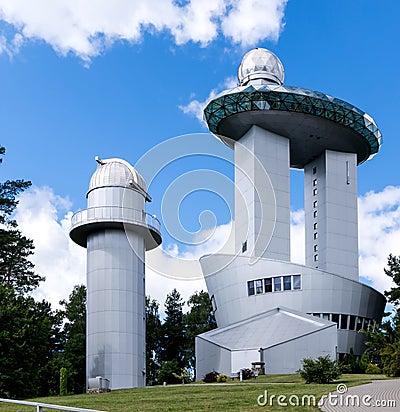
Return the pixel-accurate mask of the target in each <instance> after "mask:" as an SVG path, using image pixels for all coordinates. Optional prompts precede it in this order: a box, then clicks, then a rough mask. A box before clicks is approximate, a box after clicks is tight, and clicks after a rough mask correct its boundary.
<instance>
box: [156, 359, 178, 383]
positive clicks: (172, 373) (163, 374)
mask: <svg viewBox="0 0 400 412" xmlns="http://www.w3.org/2000/svg"><path fill="white" fill-rule="evenodd" d="M181 373H182V370H181V368H180V367H179V365H178V362H177V360H176V359H174V360H172V361H167V362H164V363H163V364H162V365H161V368H160V371H159V372H158V382H159V383H160V384H163V382H166V383H181V382H182V381H181V379H180V378H179V375H180V374H181Z"/></svg>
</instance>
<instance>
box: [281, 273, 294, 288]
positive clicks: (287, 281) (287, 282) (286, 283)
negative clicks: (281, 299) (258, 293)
mask: <svg viewBox="0 0 400 412" xmlns="http://www.w3.org/2000/svg"><path fill="white" fill-rule="evenodd" d="M283 290H292V277H291V276H284V277H283Z"/></svg>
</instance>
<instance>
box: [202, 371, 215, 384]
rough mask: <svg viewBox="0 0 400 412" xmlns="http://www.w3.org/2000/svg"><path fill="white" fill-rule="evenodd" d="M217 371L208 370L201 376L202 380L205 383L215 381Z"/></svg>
mask: <svg viewBox="0 0 400 412" xmlns="http://www.w3.org/2000/svg"><path fill="white" fill-rule="evenodd" d="M218 376H219V373H218V372H215V371H212V372H208V373H207V374H206V375H204V377H203V382H205V383H213V382H217V379H218Z"/></svg>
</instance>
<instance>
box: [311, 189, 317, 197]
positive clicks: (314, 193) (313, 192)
mask: <svg viewBox="0 0 400 412" xmlns="http://www.w3.org/2000/svg"><path fill="white" fill-rule="evenodd" d="M312 194H313V196H316V195H317V194H318V189H317V188H316V187H315V188H314V189H313V191H312Z"/></svg>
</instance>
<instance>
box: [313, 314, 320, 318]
mask: <svg viewBox="0 0 400 412" xmlns="http://www.w3.org/2000/svg"><path fill="white" fill-rule="evenodd" d="M313 316H315V317H316V318H319V317H321V314H320V313H313Z"/></svg>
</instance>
